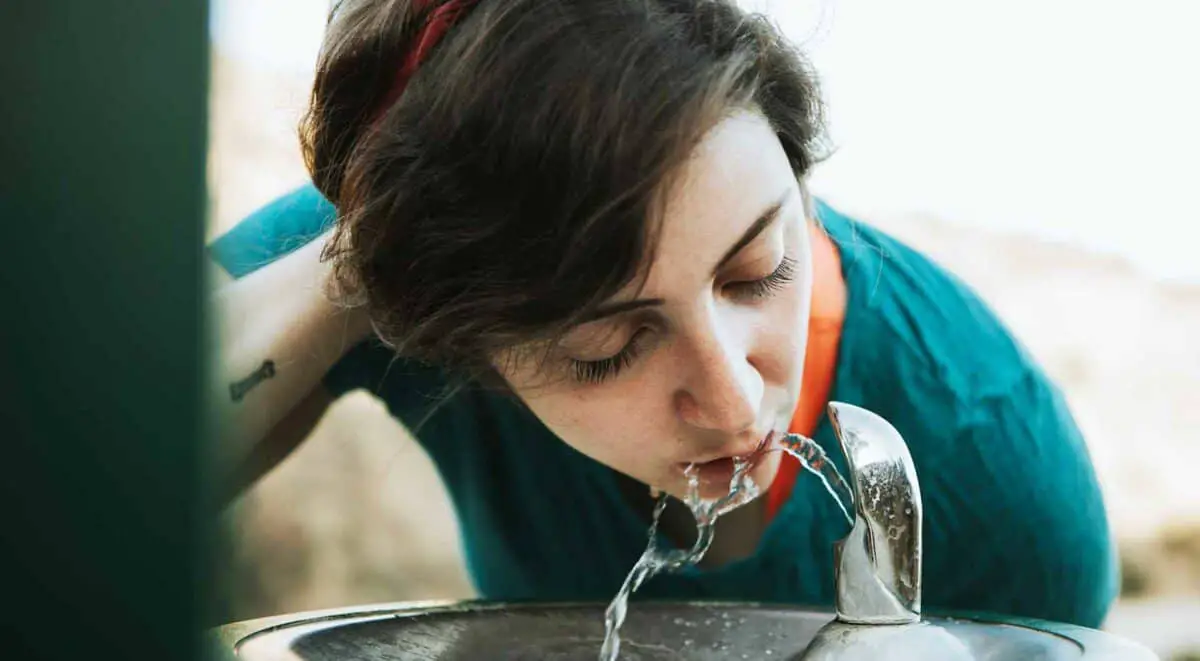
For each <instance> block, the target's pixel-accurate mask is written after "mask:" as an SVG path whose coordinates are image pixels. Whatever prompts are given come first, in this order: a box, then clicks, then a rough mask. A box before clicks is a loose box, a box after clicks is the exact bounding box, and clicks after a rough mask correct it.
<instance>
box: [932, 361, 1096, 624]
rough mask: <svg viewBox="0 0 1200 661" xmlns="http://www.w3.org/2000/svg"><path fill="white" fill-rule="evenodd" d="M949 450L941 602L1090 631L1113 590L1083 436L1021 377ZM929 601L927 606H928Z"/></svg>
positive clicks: (1052, 400) (1055, 395)
mask: <svg viewBox="0 0 1200 661" xmlns="http://www.w3.org/2000/svg"><path fill="white" fill-rule="evenodd" d="M970 418H971V421H970V423H969V424H968V425H967V426H965V427H964V428H963V430H962V432H961V435H960V438H959V441H958V443H957V444H956V448H958V452H957V454H958V459H959V461H958V462H956V463H958V466H957V469H958V470H957V471H956V475H952V476H948V477H947V481H952V482H953V483H957V484H958V485H959V488H958V489H957V492H958V500H960V501H961V502H959V503H957V504H956V505H955V506H954V507H953V508H947V509H948V510H949V511H943V512H934V513H932V515H934V516H942V517H944V518H945V519H947V520H948V521H944V522H948V524H949V525H946V526H945V527H944V530H946V531H948V532H947V533H946V534H949V535H953V536H954V537H957V538H958V539H947V540H945V542H946V543H945V544H944V546H943V548H946V549H949V551H948V552H949V553H950V554H951V555H952V556H957V558H954V557H951V558H943V559H941V561H940V563H939V564H940V565H942V566H944V567H947V568H950V570H949V571H948V572H947V574H948V575H949V576H948V577H945V578H943V577H930V578H933V579H934V582H936V583H938V590H939V591H941V592H943V594H942V595H939V596H937V597H935V599H936V600H937V601H939V602H941V603H947V604H952V605H955V606H957V607H965V608H968V609H971V610H985V611H991V612H995V613H1002V614H1009V615H1018V616H1024V617H1033V618H1039V619H1045V620H1052V621H1057V622H1064V623H1070V624H1077V625H1080V626H1086V627H1092V628H1098V627H1099V626H1100V625H1101V623H1102V622H1103V620H1104V617H1105V615H1106V614H1107V612H1108V609H1109V607H1110V605H1111V603H1112V601H1113V600H1114V599H1115V598H1116V595H1117V591H1118V584H1119V581H1118V566H1117V554H1116V550H1115V547H1114V543H1113V540H1112V537H1111V535H1110V531H1109V527H1108V518H1107V515H1106V512H1105V506H1104V500H1103V497H1102V494H1101V490H1100V486H1099V483H1098V480H1097V479H1096V475H1095V471H1094V469H1093V466H1092V462H1091V458H1090V456H1089V454H1088V451H1087V447H1086V445H1085V443H1084V439H1083V437H1082V435H1081V434H1080V432H1079V429H1078V428H1077V426H1076V424H1075V421H1074V420H1073V418H1072V416H1071V414H1070V412H1069V410H1068V408H1067V405H1066V402H1065V401H1064V398H1063V396H1062V394H1061V393H1060V392H1059V391H1058V389H1057V388H1056V387H1055V386H1054V385H1053V384H1052V383H1050V382H1049V381H1048V380H1047V379H1046V378H1045V377H1044V376H1043V375H1041V374H1039V373H1037V372H1030V373H1029V374H1027V375H1026V376H1025V377H1024V378H1023V379H1021V380H1020V381H1019V382H1018V383H1017V384H1016V385H1015V386H1014V388H1013V390H1012V392H1011V393H1010V394H1009V395H1006V396H996V397H992V398H989V399H986V400H984V401H982V402H981V403H980V404H979V405H978V406H976V407H975V408H974V410H973V411H972V414H971V416H970ZM932 601H933V600H931V603H932Z"/></svg>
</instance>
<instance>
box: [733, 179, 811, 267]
mask: <svg viewBox="0 0 1200 661" xmlns="http://www.w3.org/2000/svg"><path fill="white" fill-rule="evenodd" d="M791 194H792V189H791V188H788V189H787V190H785V191H784V192H783V195H780V196H779V199H777V200H775V203H774V204H772V205H771V206H769V207H767V208H766V209H764V210H763V212H762V213H760V214H758V218H756V219H754V224H753V225H751V226H750V229H748V230H746V233H745V234H743V235H742V238H740V239H738V240H737V243H735V244H733V246H732V247H731V248H729V250H728V251H726V253H725V256H724V257H722V258H721V261H719V262H717V266H716V267H715V268H714V269H713V273H716V272H717V271H720V270H721V269H722V268H723V267H724V266H725V265H726V264H728V263H729V260H731V259H733V258H734V257H737V254H738V253H739V252H741V251H742V249H743V248H745V247H746V246H748V245H750V242H751V241H753V240H755V239H757V238H758V235H759V234H762V233H763V231H764V230H766V229H767V228H768V227H770V226H771V224H772V223H774V222H775V221H776V220H777V219H778V218H779V210H780V209H782V208H783V204H784V203H785V202H787V199H788V196H789V195H791Z"/></svg>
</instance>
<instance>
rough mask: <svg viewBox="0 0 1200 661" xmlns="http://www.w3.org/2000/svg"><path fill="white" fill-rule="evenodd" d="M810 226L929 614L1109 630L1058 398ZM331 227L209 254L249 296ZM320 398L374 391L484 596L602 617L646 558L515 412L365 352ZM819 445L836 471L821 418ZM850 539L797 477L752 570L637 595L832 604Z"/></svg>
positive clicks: (958, 297)
mask: <svg viewBox="0 0 1200 661" xmlns="http://www.w3.org/2000/svg"><path fill="white" fill-rule="evenodd" d="M817 208H818V216H819V218H820V220H821V222H822V223H823V224H824V226H825V228H826V230H827V231H828V232H829V234H830V236H831V237H832V238H833V241H834V244H835V245H836V246H837V247H838V249H839V251H840V252H841V256H842V268H843V273H844V276H845V279H846V285H847V293H848V302H847V308H846V316H845V322H844V327H843V330H842V338H841V344H840V345H839V354H838V362H837V367H836V376H835V380H834V383H833V387H832V391H831V399H833V400H836V401H841V402H847V403H851V404H856V405H858V406H862V407H864V408H866V409H869V410H871V411H874V412H876V413H878V414H879V415H882V416H883V417H884V418H886V419H887V420H888V421H889V422H891V423H892V424H893V425H894V426H895V427H896V428H897V430H898V431H899V432H900V433H901V434H902V435H903V436H904V438H905V440H906V441H907V442H908V444H909V448H910V451H911V454H912V457H913V462H914V464H915V466H916V470H917V474H918V478H919V480H920V485H921V493H922V496H923V498H924V508H925V509H924V525H925V528H924V568H923V579H924V583H923V585H924V590H923V601H924V604H925V606H926V608H927V609H929V610H957V611H985V612H994V613H1001V614H1012V615H1019V616H1025V617H1035V618H1043V619H1049V620H1055V621H1060V622H1068V623H1074V624H1080V625H1084V626H1091V627H1096V626H1099V624H1100V623H1101V621H1102V620H1103V618H1104V615H1105V614H1106V612H1107V610H1108V607H1109V605H1110V603H1111V601H1112V600H1113V599H1114V598H1115V596H1116V592H1117V583H1118V581H1117V565H1116V553H1115V550H1114V547H1113V543H1112V540H1111V538H1110V535H1109V530H1108V524H1107V518H1106V516H1105V509H1104V503H1103V500H1102V498H1101V493H1100V489H1099V486H1098V484H1097V480H1096V476H1095V474H1094V471H1093V468H1092V465H1091V462H1090V459H1089V457H1088V452H1087V449H1086V447H1085V445H1084V441H1083V439H1082V437H1081V436H1080V433H1079V431H1078V429H1077V427H1076V425H1075V423H1074V421H1073V420H1072V418H1071V414H1070V412H1069V411H1068V409H1067V406H1066V403H1065V402H1064V400H1063V397H1062V394H1061V393H1060V392H1059V390H1058V389H1057V388H1056V387H1055V386H1054V385H1053V384H1052V383H1051V382H1050V380H1049V379H1048V378H1047V377H1046V375H1045V374H1044V373H1043V372H1042V370H1041V369H1040V368H1039V367H1038V366H1037V364H1036V363H1035V362H1034V361H1033V359H1032V358H1031V357H1030V356H1029V355H1028V354H1027V353H1026V352H1025V350H1024V349H1023V348H1022V347H1021V346H1020V345H1019V344H1018V343H1017V342H1016V341H1015V340H1014V339H1013V338H1012V336H1011V335H1010V334H1009V332H1008V331H1007V330H1006V329H1005V328H1004V327H1003V325H1002V324H1001V323H1000V322H999V321H998V320H997V318H996V317H995V315H994V314H993V313H992V312H991V311H990V310H989V309H988V307H987V306H986V305H984V303H983V302H981V301H980V299H979V298H978V297H977V296H976V295H975V294H974V293H972V292H971V290H970V289H969V288H968V287H966V286H965V285H964V284H963V283H961V282H960V281H959V280H958V279H956V278H955V277H953V276H952V275H950V274H949V273H947V272H946V271H944V270H943V269H941V268H940V267H938V266H937V265H935V264H934V263H932V262H931V261H930V260H929V259H927V258H925V257H923V256H922V255H920V254H919V253H917V252H915V251H914V250H912V249H910V248H908V247H906V246H905V245H903V244H902V243H900V242H898V241H896V240H895V239H893V238H891V237H889V236H887V235H886V234H884V233H883V232H880V231H878V230H876V229H873V228H871V227H869V226H867V225H865V224H863V223H860V222H857V221H855V220H852V219H850V218H847V217H846V216H844V215H842V214H840V213H838V212H836V211H835V210H833V209H832V208H830V207H829V206H827V205H825V204H818V205H817ZM333 219H334V209H333V207H332V206H331V205H330V204H329V203H328V202H327V201H326V200H324V199H323V198H322V197H321V196H320V195H319V194H318V193H317V192H316V191H315V189H313V188H312V187H311V186H305V187H302V188H300V189H299V190H297V191H295V192H293V193H291V194H289V195H287V196H284V197H282V198H280V199H278V200H276V201H275V202H273V203H271V204H269V205H267V206H265V207H263V208H262V209H260V210H259V211H257V212H256V213H254V214H252V215H251V216H249V217H248V218H246V219H245V220H244V221H243V222H241V223H240V224H239V225H238V226H237V227H235V228H234V229H233V230H231V231H230V232H229V233H227V234H226V235H224V236H222V237H221V238H219V239H218V240H217V241H216V242H215V243H214V244H213V245H212V246H211V248H210V249H211V252H212V254H213V256H214V258H215V259H216V260H217V261H218V262H219V263H220V264H221V265H223V266H224V268H225V269H226V270H227V271H228V272H229V273H230V274H231V275H233V276H234V277H240V276H242V275H245V274H247V273H250V272H252V271H254V270H255V269H256V268H258V267H260V266H263V265H265V264H268V263H270V262H271V261H272V260H274V259H277V258H278V257H280V256H282V255H284V254H286V253H287V252H290V251H291V250H293V249H295V248H297V247H299V246H301V245H304V244H305V243H306V242H308V241H310V240H312V239H313V238H314V237H316V236H317V235H319V234H320V233H321V232H322V230H323V229H324V228H326V227H328V225H329V224H330V223H332V222H333ZM324 383H325V385H326V386H327V387H328V388H329V390H330V391H331V392H332V393H334V394H335V395H337V394H342V393H345V392H348V391H351V390H355V389H359V388H365V389H367V390H370V391H371V392H373V393H374V394H375V395H377V396H378V397H379V398H381V399H382V401H383V402H384V403H385V404H386V405H387V407H388V409H389V411H390V412H391V413H392V415H394V416H395V417H396V418H397V419H399V420H400V421H401V422H402V423H404V424H405V425H406V426H407V427H408V428H409V429H410V430H412V431H413V432H414V436H415V437H416V438H417V439H418V441H419V442H420V444H421V445H422V446H423V447H424V449H425V450H426V452H428V454H429V455H430V457H431V458H432V459H433V462H434V464H435V465H436V467H437V470H438V472H439V473H440V475H441V477H442V479H443V481H444V482H445V485H446V487H447V489H448V490H449V493H450V498H451V500H452V502H453V504H454V508H455V511H456V512H457V514H458V517H459V522H460V524H461V528H462V533H463V543H464V546H465V549H464V550H465V556H466V561H467V566H468V571H469V573H470V575H471V577H472V579H473V580H474V583H475V586H476V588H477V589H478V591H479V593H480V595H481V596H482V597H484V598H487V599H497V600H509V601H517V600H607V599H609V598H611V597H612V595H613V594H614V593H615V592H616V590H617V589H618V588H619V587H620V585H621V582H622V581H623V580H624V578H625V575H626V573H627V572H628V571H629V569H630V568H631V567H632V566H633V564H634V562H635V561H636V560H637V558H638V556H639V555H640V554H641V552H642V550H643V549H644V548H645V544H646V539H647V537H646V534H647V526H646V521H645V519H644V518H642V517H641V516H639V514H637V513H636V512H635V511H634V510H633V508H632V507H631V505H629V504H628V501H627V499H626V498H625V497H624V496H623V495H622V494H621V493H620V491H619V490H618V480H619V479H621V478H619V477H618V475H617V474H616V473H615V471H613V470H612V469H609V468H608V467H606V466H604V465H602V464H599V463H597V462H595V461H593V460H591V459H589V458H587V457H584V456H583V455H582V454H580V453H578V452H576V451H575V450H574V449H572V448H571V447H570V446H568V445H566V444H565V443H563V442H562V441H560V440H559V439H558V438H557V437H555V436H554V435H553V434H552V433H551V432H550V431H549V430H548V429H547V428H546V427H545V426H544V425H542V424H541V422H540V421H539V420H538V419H537V418H536V417H534V416H533V415H532V414H531V413H529V412H528V411H527V410H526V409H524V408H523V407H521V406H520V405H518V404H517V403H515V402H513V401H511V400H510V399H509V398H508V397H506V396H503V395H499V394H496V393H490V392H487V391H485V390H483V389H472V388H467V389H464V390H462V391H461V392H458V393H457V394H456V395H454V396H453V397H452V398H450V399H449V400H446V401H444V402H442V401H441V400H440V397H441V395H442V394H443V393H444V388H445V386H446V380H445V379H444V378H443V376H442V374H441V373H440V372H439V370H437V369H436V368H434V367H430V366H426V365H421V364H417V363H415V362H412V361H395V360H394V359H393V356H392V355H391V353H390V352H389V351H388V350H387V349H386V348H384V347H383V346H381V345H380V344H379V343H377V342H375V341H373V340H371V341H367V342H364V343H362V344H360V345H359V346H357V347H355V348H354V349H352V350H351V351H350V352H349V353H348V354H347V355H346V356H345V357H344V358H343V359H342V360H341V361H340V362H339V363H338V364H337V365H336V366H335V367H334V368H333V369H332V370H331V371H330V372H329V373H328V374H327V375H326V377H325V380H324ZM435 404H436V405H437V406H436V408H435ZM815 439H816V440H817V442H818V443H820V444H821V445H822V446H823V447H824V448H825V450H826V451H827V452H828V453H829V454H830V456H831V457H833V460H834V461H835V462H836V463H837V464H838V465H839V467H840V468H841V469H843V471H844V470H845V467H846V465H845V460H844V458H843V457H842V456H841V453H840V450H839V449H838V446H837V441H836V439H835V438H834V435H833V430H832V428H831V427H830V424H829V421H828V419H825V420H823V421H822V422H821V423H820V425H819V427H818V430H817V432H816V434H815ZM846 531H847V524H846V522H845V520H844V519H843V518H842V516H841V513H840V512H839V511H838V509H837V508H836V506H835V505H834V504H833V502H832V501H831V500H830V499H829V497H828V495H827V494H826V493H825V492H824V489H823V487H822V486H821V485H820V484H819V483H818V482H817V481H816V480H815V479H805V477H804V476H803V475H802V476H801V477H800V478H798V480H797V483H796V486H795V488H794V490H793V492H792V495H791V497H790V499H789V500H788V502H787V503H786V504H785V505H784V506H783V508H782V509H781V510H780V512H779V513H778V515H777V516H776V517H775V518H774V519H773V520H772V521H771V523H770V526H769V527H768V528H767V530H766V532H765V533H764V535H763V538H762V540H761V542H760V544H759V547H758V549H757V551H756V553H755V554H754V555H752V556H751V557H749V558H747V559H745V560H741V561H738V562H735V563H732V564H729V565H726V566H724V567H721V568H717V569H711V570H700V569H697V568H691V569H688V570H685V571H683V572H681V573H678V574H673V575H667V576H660V577H658V578H655V579H653V580H651V581H650V582H648V583H647V584H646V585H645V586H644V587H643V588H642V590H641V591H640V592H639V593H638V596H639V597H640V598H673V599H726V600H752V601H761V602H781V603H795V604H806V605H829V604H832V603H833V596H834V594H833V590H834V582H833V544H834V542H835V541H836V540H838V539H839V538H841V537H842V536H844V535H845V533H846ZM398 543H401V541H400V540H398Z"/></svg>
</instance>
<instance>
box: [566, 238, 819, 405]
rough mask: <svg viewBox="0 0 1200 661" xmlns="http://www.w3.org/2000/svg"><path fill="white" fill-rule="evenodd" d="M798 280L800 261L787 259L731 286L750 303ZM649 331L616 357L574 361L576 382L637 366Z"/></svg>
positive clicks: (591, 380) (596, 380) (595, 380)
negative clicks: (758, 276)
mask: <svg viewBox="0 0 1200 661" xmlns="http://www.w3.org/2000/svg"><path fill="white" fill-rule="evenodd" d="M795 277H796V262H795V260H793V259H791V258H790V257H784V258H783V261H781V262H780V263H779V266H778V267H776V268H775V270H774V271H773V272H772V273H771V274H770V275H768V276H767V277H765V278H761V279H759V280H753V281H750V282H738V283H734V284H731V285H726V286H727V287H732V288H734V290H735V292H736V293H737V295H738V296H742V297H745V298H747V299H750V300H761V299H764V298H767V297H769V296H771V295H772V294H774V293H776V292H778V291H779V290H781V289H783V288H784V287H786V286H787V285H788V283H790V282H791V281H792V280H794V279H795ZM646 332H648V329H645V328H643V329H641V330H639V331H638V332H636V333H634V334H633V337H632V338H630V340H629V342H628V343H627V344H626V345H625V348H623V349H621V351H620V352H618V353H617V354H616V355H614V356H610V357H608V358H603V359H601V360H572V361H571V367H572V370H573V372H574V376H575V380H576V381H578V382H580V383H587V384H596V383H601V382H603V381H606V380H608V379H610V378H613V377H615V376H617V375H618V374H620V373H621V370H623V369H625V368H626V367H629V366H630V365H632V364H633V362H634V361H635V360H637V357H638V355H639V353H640V352H641V349H642V346H641V345H642V343H641V342H639V340H640V339H642V338H643V337H644V333H646Z"/></svg>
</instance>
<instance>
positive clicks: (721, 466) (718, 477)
mask: <svg viewBox="0 0 1200 661" xmlns="http://www.w3.org/2000/svg"><path fill="white" fill-rule="evenodd" d="M775 438H776V434H775V432H774V431H771V432H769V433H767V435H766V436H764V437H763V438H762V440H760V441H759V442H758V444H757V445H756V446H755V447H754V448H753V449H751V450H750V451H749V452H744V453H741V454H730V455H725V456H723V457H717V458H715V459H709V460H707V461H702V462H701V461H698V462H681V463H679V464H678V466H679V470H680V471H681V472H683V473H684V474H685V475H687V474H688V473H689V471H690V472H691V474H694V475H695V476H696V477H697V478H698V480H699V482H700V485H701V487H702V491H704V492H709V491H721V492H722V493H724V492H727V491H728V490H729V488H730V487H731V485H732V482H733V476H734V473H736V472H737V466H738V464H739V463H742V462H744V463H746V464H747V466H746V469H745V472H746V473H749V472H750V471H753V470H754V469H755V468H756V467H757V466H758V463H759V461H761V460H762V458H763V456H764V455H765V454H766V451H767V450H768V449H769V448H770V446H771V443H772V442H773V441H774V440H775Z"/></svg>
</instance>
